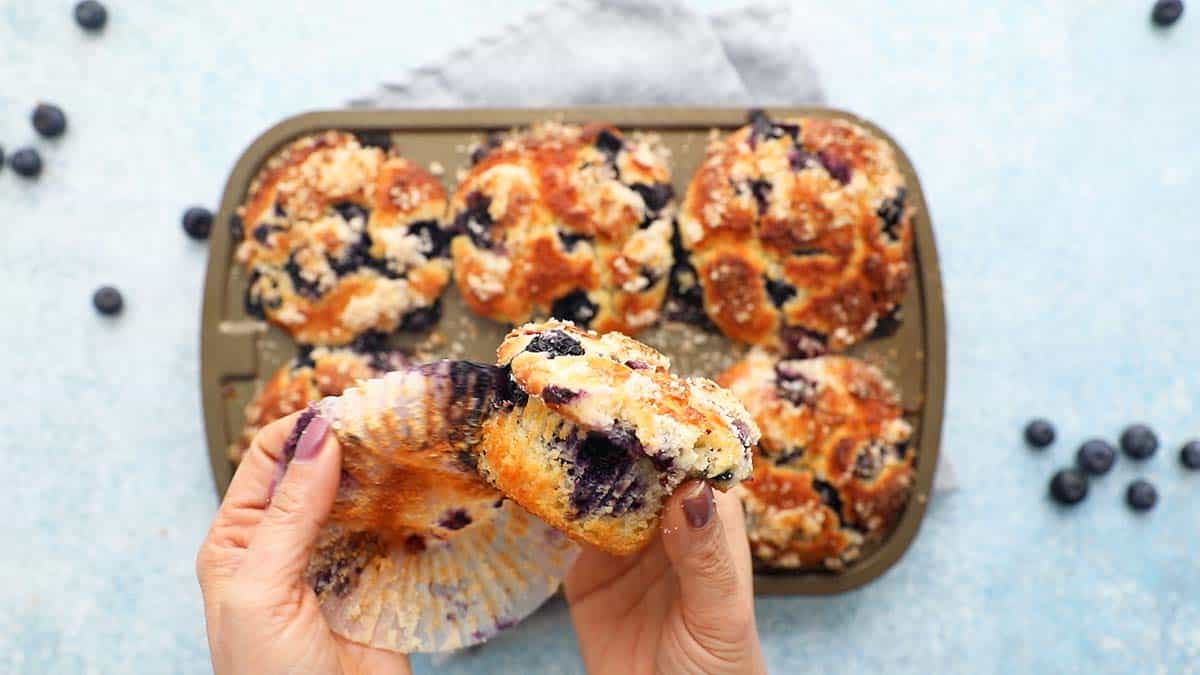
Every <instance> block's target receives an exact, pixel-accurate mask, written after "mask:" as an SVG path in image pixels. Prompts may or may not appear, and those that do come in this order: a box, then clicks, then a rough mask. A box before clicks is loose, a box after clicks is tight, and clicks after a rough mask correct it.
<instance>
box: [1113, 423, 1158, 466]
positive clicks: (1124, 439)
mask: <svg viewBox="0 0 1200 675" xmlns="http://www.w3.org/2000/svg"><path fill="white" fill-rule="evenodd" d="M1121 449H1122V450H1124V451H1125V454H1127V455H1129V456H1130V457H1132V458H1134V459H1147V458H1148V457H1150V456H1151V455H1153V454H1154V453H1155V452H1156V451H1157V450H1158V437H1157V436H1155V435H1154V432H1153V431H1151V430H1150V427H1148V426H1146V425H1144V424H1134V425H1131V426H1129V427H1127V428H1126V429H1125V431H1123V432H1121Z"/></svg>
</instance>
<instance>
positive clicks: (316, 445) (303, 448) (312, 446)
mask: <svg viewBox="0 0 1200 675" xmlns="http://www.w3.org/2000/svg"><path fill="white" fill-rule="evenodd" d="M328 434H329V420H327V419H325V418H324V417H321V416H320V415H317V416H315V417H313V418H312V421H311V422H309V423H308V427H306V428H305V429H304V433H302V434H300V440H299V441H297V442H296V456H295V458H294V459H293V461H296V462H308V461H311V460H312V459H313V458H315V457H316V456H317V453H318V452H320V451H321V448H323V447H325V436H326V435H328Z"/></svg>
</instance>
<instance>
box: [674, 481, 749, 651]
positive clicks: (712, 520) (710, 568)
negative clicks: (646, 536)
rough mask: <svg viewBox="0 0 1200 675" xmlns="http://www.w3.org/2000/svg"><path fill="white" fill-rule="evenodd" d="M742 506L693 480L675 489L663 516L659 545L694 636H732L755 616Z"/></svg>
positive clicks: (735, 636) (742, 629) (723, 637)
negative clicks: (661, 547) (676, 583)
mask: <svg viewBox="0 0 1200 675" xmlns="http://www.w3.org/2000/svg"><path fill="white" fill-rule="evenodd" d="M740 508H741V507H740V505H739V504H738V503H737V499H736V498H734V497H732V496H729V495H723V494H722V495H720V498H719V500H718V498H717V497H714V494H713V491H712V488H711V487H709V485H708V484H707V483H705V482H702V481H695V482H688V483H685V484H683V485H682V486H681V487H680V488H679V489H678V490H676V491H675V494H674V495H672V496H671V499H670V500H668V502H667V507H666V509H665V511H664V514H663V524H662V532H663V546H664V548H665V549H666V553H667V557H668V558H669V559H670V560H671V563H672V565H673V566H674V568H675V572H676V576H677V577H678V578H679V593H680V604H681V611H682V613H683V618H684V621H685V622H687V624H688V627H689V629H690V630H691V631H692V632H693V634H694V635H695V636H696V637H697V638H702V637H708V638H712V639H719V640H732V639H736V638H738V637H740V635H736V634H735V633H741V632H742V631H744V630H745V628H746V626H745V625H744V620H745V619H747V618H750V619H751V620H752V617H753V589H752V587H751V581H750V562H749V552H748V551H742V549H745V548H746V546H747V545H746V540H745V534H744V531H743V530H742V526H741V517H740V516H741V514H740ZM735 537H736V538H735ZM743 558H744V559H743Z"/></svg>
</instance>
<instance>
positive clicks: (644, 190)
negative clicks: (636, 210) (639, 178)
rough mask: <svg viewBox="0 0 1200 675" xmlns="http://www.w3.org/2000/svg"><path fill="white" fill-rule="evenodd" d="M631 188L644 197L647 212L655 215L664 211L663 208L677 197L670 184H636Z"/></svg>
mask: <svg viewBox="0 0 1200 675" xmlns="http://www.w3.org/2000/svg"><path fill="white" fill-rule="evenodd" d="M629 187H630V188H632V189H633V190H634V191H635V192H637V193H638V194H639V195H641V196H642V201H644V202H645V203H646V210H647V211H651V212H653V213H658V212H659V211H662V209H663V207H664V206H666V205H667V203H668V202H670V201H671V198H672V197H674V196H675V188H674V187H672V186H671V184H670V183H653V184H651V185H647V184H645V183H634V184H633V185H630V186H629Z"/></svg>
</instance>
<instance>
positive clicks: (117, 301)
mask: <svg viewBox="0 0 1200 675" xmlns="http://www.w3.org/2000/svg"><path fill="white" fill-rule="evenodd" d="M92 304H93V305H95V306H96V311H98V312H100V313H101V314H103V315H105V316H113V315H114V314H120V313H121V308H123V307H124V306H125V300H124V299H123V298H122V297H121V291H118V290H117V289H115V288H113V287H112V286H101V287H100V288H97V289H96V292H95V293H93V294H92Z"/></svg>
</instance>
